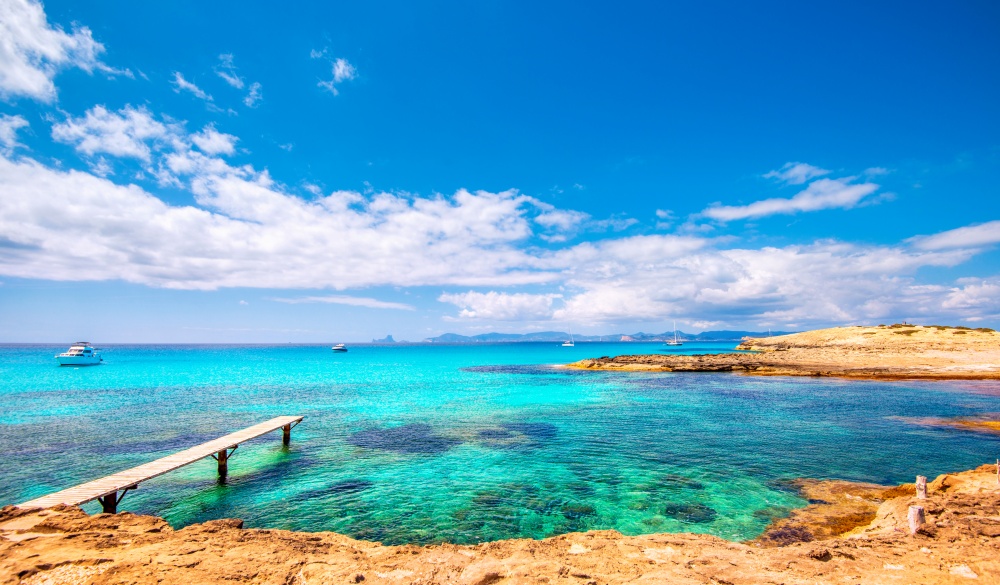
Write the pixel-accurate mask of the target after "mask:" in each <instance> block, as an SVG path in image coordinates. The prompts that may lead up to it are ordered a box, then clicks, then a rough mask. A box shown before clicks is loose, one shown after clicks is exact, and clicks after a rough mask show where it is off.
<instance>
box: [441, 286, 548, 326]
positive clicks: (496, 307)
mask: <svg viewBox="0 0 1000 585" xmlns="http://www.w3.org/2000/svg"><path fill="white" fill-rule="evenodd" d="M561 296H562V295H559V294H528V293H513V294H509V293H503V292H497V291H489V292H486V293H481V292H476V291H469V292H465V293H444V294H442V295H441V296H439V297H438V301H440V302H442V303H450V304H452V305H456V306H458V307H459V308H461V311H460V312H459V314H458V315H459V317H461V318H465V319H483V320H490V321H535V320H540V319H544V320H547V319H550V318H551V317H552V301H553V300H555V299H558V298H560V297H561Z"/></svg>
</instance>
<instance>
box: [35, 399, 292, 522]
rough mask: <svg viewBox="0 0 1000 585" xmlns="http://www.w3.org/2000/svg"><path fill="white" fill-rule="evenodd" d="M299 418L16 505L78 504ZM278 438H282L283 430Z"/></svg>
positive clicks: (271, 423)
mask: <svg viewBox="0 0 1000 585" xmlns="http://www.w3.org/2000/svg"><path fill="white" fill-rule="evenodd" d="M301 421H302V417H301V416H279V417H276V418H272V419H271V420H269V421H265V422H262V423H260V424H256V425H254V426H252V427H247V428H245V429H243V430H241V431H236V432H235V433H230V434H228V435H226V436H224V437H219V438H218V439H214V440H212V441H209V442H207V443H202V444H201V445H196V446H194V447H191V448H189V449H185V450H183V451H179V452H177V453H174V454H172V455H167V456H166V457H163V458H161V459H157V460H156V461H150V462H149V463H143V464H142V465H139V466H136V467H133V468H131V469H126V470H124V471H120V472H118V473H115V474H112V475H108V476H105V477H102V478H99V479H95V480H93V481H89V482H87V483H83V484H80V485H77V486H74V487H71V488H68V489H65V490H62V491H59V492H56V493H54V494H49V495H47V496H42V497H40V498H35V499H34V500H29V501H27V502H24V503H23V504H17V507H18V508H49V507H52V506H55V505H57V504H67V505H70V506H78V505H80V504H83V503H86V502H90V501H92V500H96V499H97V498H100V497H102V496H104V495H106V494H110V493H112V492H115V491H120V490H123V489H125V488H127V487H130V486H135V485H137V484H138V483H139V482H143V481H146V480H148V479H152V478H154V477H157V476H159V475H163V474H164V473H167V472H169V471H173V470H175V469H177V468H179V467H184V466H185V465H189V464H191V463H194V462H195V461H198V460H200V459H204V458H205V457H208V456H209V455H216V454H218V453H219V451H222V450H224V449H232V448H234V447H236V446H237V445H239V444H240V443H243V442H246V441H249V440H250V439H255V438H257V437H259V436H261V435H266V434H267V433H270V432H272V431H276V430H278V429H282V428H283V427H285V426H286V425H292V424H297V423H299V422H301ZM282 439H284V432H283V436H282Z"/></svg>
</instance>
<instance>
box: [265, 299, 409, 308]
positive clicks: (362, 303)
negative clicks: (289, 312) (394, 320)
mask: <svg viewBox="0 0 1000 585" xmlns="http://www.w3.org/2000/svg"><path fill="white" fill-rule="evenodd" d="M270 300H272V301H275V302H278V303H286V304H289V305H299V304H303V303H326V304H334V305H350V306H352V307H367V308H369V309H397V310H401V311H415V310H416V307H414V306H413V305H407V304H406V303H394V302H391V301H380V300H378V299H373V298H369V297H353V296H348V295H327V296H320V297H295V298H273V299H270Z"/></svg>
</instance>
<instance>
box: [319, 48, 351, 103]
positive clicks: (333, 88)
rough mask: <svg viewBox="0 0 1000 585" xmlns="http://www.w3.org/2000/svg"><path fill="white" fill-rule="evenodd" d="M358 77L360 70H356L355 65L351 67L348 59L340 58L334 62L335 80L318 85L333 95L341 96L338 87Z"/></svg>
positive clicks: (321, 82)
mask: <svg viewBox="0 0 1000 585" xmlns="http://www.w3.org/2000/svg"><path fill="white" fill-rule="evenodd" d="M314 58H315V57H314ZM357 76H358V70H357V69H355V68H354V65H351V64H350V63H349V62H348V61H347V59H342V58H338V59H335V60H334V61H333V79H330V80H329V81H320V82H319V83H318V84H316V85H318V86H319V87H322V88H323V89H325V90H327V91H329V92H330V93H332V94H333V95H339V94H340V92H339V91H338V90H337V85H339V84H341V83H343V82H345V81H350V80H352V79H355V78H356V77H357Z"/></svg>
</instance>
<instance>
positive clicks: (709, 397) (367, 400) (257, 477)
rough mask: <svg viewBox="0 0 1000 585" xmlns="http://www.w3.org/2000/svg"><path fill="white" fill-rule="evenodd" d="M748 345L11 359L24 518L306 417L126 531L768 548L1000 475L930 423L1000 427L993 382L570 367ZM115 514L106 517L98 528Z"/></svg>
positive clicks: (988, 455) (960, 437) (10, 459)
mask: <svg viewBox="0 0 1000 585" xmlns="http://www.w3.org/2000/svg"><path fill="white" fill-rule="evenodd" d="M732 345H733V344H687V345H685V346H683V347H681V348H666V347H664V346H662V345H659V344H638V343H629V344H598V343H580V344H577V346H576V347H575V348H563V347H559V345H558V344H554V343H537V344H536V343H523V344H482V345H457V346H433V345H417V346H361V345H359V346H353V347H351V349H350V351H349V352H348V353H345V354H336V353H333V352H331V351H330V349H329V347H328V346H322V347H319V346H112V347H105V348H104V350H103V354H104V356H105V364H104V365H101V366H97V367H90V368H67V367H63V368H60V367H57V366H56V365H55V363H54V362H55V360H53V359H52V356H53V355H54V354H55V353H57V352H58V351H62V350H64V349H65V348H64V347H41V346H30V347H12V346H6V347H0V449H2V452H3V453H4V457H2V458H0V504H5V503H14V502H20V501H24V500H27V499H30V498H33V497H37V496H41V495H44V494H46V493H50V492H52V491H56V490H59V489H63V488H66V487H69V486H71V485H73V484H76V483H81V482H84V481H88V480H90V479H94V478H96V477H99V476H102V475H106V474H109V473H113V472H116V471H120V470H122V469H125V468H127V467H130V466H133V465H138V464H141V463H144V462H147V461H150V460H152V459H155V458H157V457H162V456H164V455H167V454H170V453H172V452H175V451H178V450H180V449H183V448H186V447H188V446H191V445H194V444H197V443H199V442H203V441H207V440H209V439H213V438H216V437H218V436H221V435H223V434H226V433H229V432H232V431H235V430H238V429H241V428H244V427H246V426H249V425H252V424H255V423H257V422H261V421H264V420H266V419H268V418H270V417H273V416H278V415H286V414H295V415H304V416H305V417H306V418H305V421H304V422H303V423H302V424H301V425H300V426H299V427H297V428H296V429H295V430H294V431H292V443H291V446H290V447H288V448H283V447H282V446H281V439H280V437H281V435H280V432H275V433H273V434H272V435H269V436H266V437H262V438H260V439H257V440H255V441H252V442H250V443H247V444H244V445H243V446H241V447H240V449H239V450H238V451H237V452H236V453H235V455H234V456H233V458H232V459H231V460H230V463H229V477H228V479H227V481H226V483H225V484H224V485H223V484H220V483H218V482H217V480H216V473H215V462H214V461H213V460H211V459H206V460H203V461H200V462H198V463H195V464H193V465H190V466H188V467H185V468H182V469H180V470H177V471H174V472H171V473H169V474H167V475H164V476H161V477H159V478H156V479H153V480H150V481H148V482H146V483H143V484H142V485H141V489H139V490H138V491H135V492H130V493H129V494H128V495H127V496H126V498H125V500H124V501H123V503H122V506H121V509H124V510H129V511H134V512H140V513H149V514H157V515H160V516H163V517H165V518H166V519H167V520H168V521H169V522H171V523H172V524H173V525H175V526H181V525H185V524H189V523H192V522H200V521H204V520H209V519H213V518H223V517H239V518H243V519H244V520H245V521H246V522H247V525H248V526H255V527H265V526H266V527H272V528H288V529H296V530H333V531H337V532H340V533H344V534H348V535H351V536H354V537H358V538H364V539H370V540H379V541H382V542H385V543H404V542H416V543H426V542H440V541H449V542H457V543H470V542H480V541H487V540H495V539H501V538H512V537H533V538H541V537H546V536H551V535H553V534H559V533H564V532H569V531H580V530H590V529H616V530H619V531H621V532H623V533H625V534H642V533H650V532H670V531H691V532H706V533H711V534H715V535H718V536H721V537H724V538H729V539H746V538H752V537H754V536H756V535H757V534H759V533H760V531H762V530H763V529H764V527H765V526H766V525H767V523H768V522H769V521H770V519H772V518H774V517H776V516H782V515H785V514H787V513H788V510H790V509H791V508H793V507H797V506H801V505H804V504H805V502H803V501H802V500H801V499H800V498H798V497H797V496H796V495H795V494H794V493H793V492H792V491H790V490H789V489H787V485H788V483H787V482H788V480H789V479H792V478H796V477H818V478H823V477H831V478H844V479H852V480H863V481H874V482H880V483H893V482H902V481H912V479H913V476H914V475H916V474H918V473H919V474H922V475H928V476H934V475H936V474H939V473H943V472H946V471H953V470H958V469H964V468H969V467H971V466H975V465H978V464H980V463H983V462H986V461H990V460H992V459H993V458H995V457H996V456H997V454H998V452H1000V442H998V441H997V440H996V438H993V437H990V436H988V435H982V434H976V433H972V432H967V431H961V430H955V429H943V428H930V427H925V426H919V425H916V424H913V423H912V422H907V420H905V419H907V418H912V417H927V416H935V417H950V416H961V415H969V414H978V413H983V412H998V411H1000V384H996V383H992V382H981V383H958V382H954V383H953V382H934V383H928V382H891V383H890V382H863V381H842V380H833V379H813V378H781V377H775V378H754V377H743V376H737V375H730V374H705V373H702V374H638V373H630V374H622V373H607V372H580V371H575V370H568V369H561V368H558V367H553V365H555V364H560V363H567V362H570V361H575V360H577V359H582V358H584V357H595V356H601V355H616V354H620V353H649V352H663V353H679V352H683V353H703V352H707V351H720V350H725V349H728V348H731V347H732ZM85 508H86V509H88V510H89V511H99V507H98V506H97V505H96V504H93V503H92V504H88V505H87V506H85Z"/></svg>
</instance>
